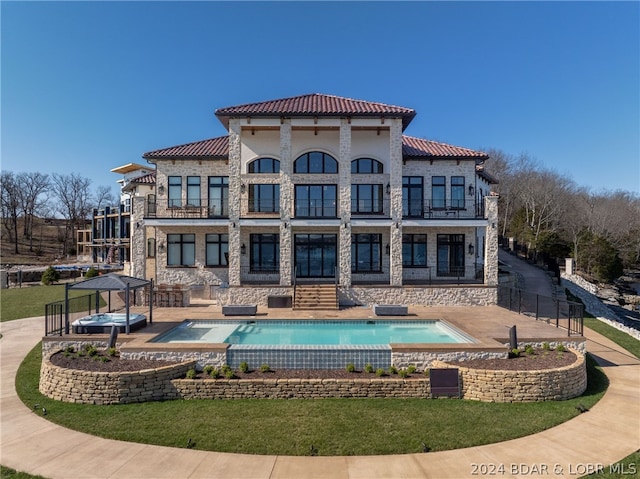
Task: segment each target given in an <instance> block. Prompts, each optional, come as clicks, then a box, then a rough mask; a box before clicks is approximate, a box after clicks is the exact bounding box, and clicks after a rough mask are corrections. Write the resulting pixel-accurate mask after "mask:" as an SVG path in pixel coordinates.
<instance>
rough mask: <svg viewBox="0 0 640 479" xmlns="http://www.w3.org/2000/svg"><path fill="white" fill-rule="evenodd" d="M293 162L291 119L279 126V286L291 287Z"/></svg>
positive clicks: (285, 120)
mask: <svg viewBox="0 0 640 479" xmlns="http://www.w3.org/2000/svg"><path fill="white" fill-rule="evenodd" d="M292 172H293V162H292V159H291V119H290V118H286V119H284V120H283V122H282V124H281V125H280V219H281V222H280V286H291V275H292V272H293V266H292V263H293V255H292V254H293V248H292V240H293V234H292V232H291V213H292V208H293V181H292V180H291V174H292Z"/></svg>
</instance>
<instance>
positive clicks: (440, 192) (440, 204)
mask: <svg viewBox="0 0 640 479" xmlns="http://www.w3.org/2000/svg"><path fill="white" fill-rule="evenodd" d="M445 188H446V178H445V177H444V176H433V177H431V206H432V207H433V208H435V209H443V208H444V207H445V206H446V201H447V193H446V190H445Z"/></svg>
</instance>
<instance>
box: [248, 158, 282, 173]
mask: <svg viewBox="0 0 640 479" xmlns="http://www.w3.org/2000/svg"><path fill="white" fill-rule="evenodd" d="M248 166H249V173H280V160H275V159H273V158H258V159H257V160H253V161H252V162H251V163H249V165H248Z"/></svg>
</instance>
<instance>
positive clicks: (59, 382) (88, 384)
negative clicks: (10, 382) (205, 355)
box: [39, 355, 194, 404]
mask: <svg viewBox="0 0 640 479" xmlns="http://www.w3.org/2000/svg"><path fill="white" fill-rule="evenodd" d="M50 358H51V355H48V356H47V357H45V358H44V359H43V361H42V368H41V371H40V387H39V389H40V392H41V393H42V394H44V395H45V396H47V397H50V398H51V399H55V400H57V401H64V402H72V403H82V404H127V403H136V402H148V401H164V400H168V399H178V398H180V397H181V396H180V393H179V392H178V391H177V390H176V389H175V388H174V386H173V384H172V383H171V380H172V379H175V378H179V377H183V376H184V375H185V374H186V372H187V371H188V370H189V369H190V368H192V367H194V362H193V361H188V362H184V363H180V364H176V365H171V366H163V367H159V368H155V369H146V370H142V371H134V372H112V373H101V372H92V371H79V370H77V369H67V368H61V367H58V366H55V365H54V364H52V363H51V361H50Z"/></svg>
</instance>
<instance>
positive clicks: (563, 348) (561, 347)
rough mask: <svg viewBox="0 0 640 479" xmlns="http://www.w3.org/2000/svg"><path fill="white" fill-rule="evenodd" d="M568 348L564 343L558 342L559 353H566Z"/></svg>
mask: <svg viewBox="0 0 640 479" xmlns="http://www.w3.org/2000/svg"><path fill="white" fill-rule="evenodd" d="M566 350H567V348H565V347H564V344H558V345H557V346H556V351H558V352H559V353H564V352H565V351H566Z"/></svg>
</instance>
